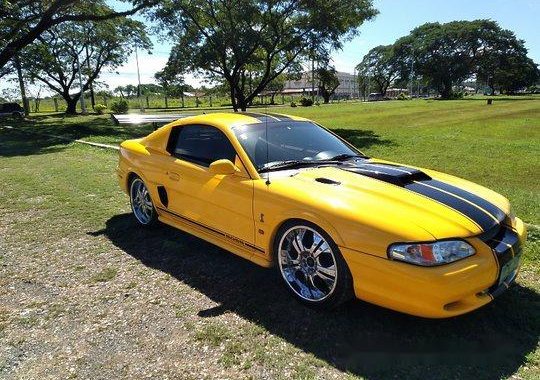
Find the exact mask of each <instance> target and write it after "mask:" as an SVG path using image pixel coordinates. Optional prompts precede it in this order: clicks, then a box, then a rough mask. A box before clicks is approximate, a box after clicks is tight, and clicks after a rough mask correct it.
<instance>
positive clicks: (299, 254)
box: [273, 220, 353, 309]
mask: <svg viewBox="0 0 540 380" xmlns="http://www.w3.org/2000/svg"><path fill="white" fill-rule="evenodd" d="M273 253H274V260H275V261H276V266H277V268H278V269H279V272H280V274H281V278H282V280H283V282H284V283H285V286H286V288H287V289H288V290H289V291H290V292H291V293H292V294H293V296H294V297H295V298H296V299H297V300H298V301H300V302H301V303H303V304H304V305H308V306H310V307H312V308H315V309H333V308H335V307H337V306H339V305H340V304H342V303H344V302H346V301H348V300H349V299H351V298H352V296H353V285H352V284H353V283H352V276H351V273H350V271H349V267H348V266H347V263H346V262H345V260H344V259H343V256H342V255H341V252H340V250H339V247H338V246H337V244H336V243H335V242H334V240H332V238H331V237H330V235H328V234H327V233H326V232H325V231H323V230H322V229H321V228H320V227H318V226H317V225H315V224H313V223H310V222H307V221H304V220H292V221H289V222H286V223H285V224H283V225H282V226H281V227H280V228H279V230H278V232H277V233H276V238H275V240H274V247H273Z"/></svg>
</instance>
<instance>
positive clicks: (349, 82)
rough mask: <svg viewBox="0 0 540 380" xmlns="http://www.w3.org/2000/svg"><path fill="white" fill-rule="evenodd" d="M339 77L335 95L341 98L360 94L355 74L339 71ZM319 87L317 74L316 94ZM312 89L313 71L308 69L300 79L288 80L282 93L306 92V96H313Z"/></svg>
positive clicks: (296, 93) (295, 93)
mask: <svg viewBox="0 0 540 380" xmlns="http://www.w3.org/2000/svg"><path fill="white" fill-rule="evenodd" d="M337 77H338V80H339V86H338V88H337V89H336V92H335V94H334V96H337V97H340V98H348V97H354V96H358V85H357V84H356V77H355V76H354V75H352V74H349V73H344V72H341V71H338V72H337ZM317 87H318V80H317V75H315V85H314V89H315V94H317ZM311 90H312V83H311V71H307V72H305V73H303V74H302V77H301V78H300V79H299V80H288V81H286V82H285V87H284V88H283V91H282V93H283V94H284V95H298V94H304V95H306V96H308V95H309V96H311Z"/></svg>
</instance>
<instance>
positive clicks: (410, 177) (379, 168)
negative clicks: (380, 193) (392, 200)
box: [340, 162, 431, 186]
mask: <svg viewBox="0 0 540 380" xmlns="http://www.w3.org/2000/svg"><path fill="white" fill-rule="evenodd" d="M340 168H341V169H342V170H346V171H348V172H353V173H357V174H361V175H365V176H366V177H371V178H375V179H378V180H381V181H384V182H388V183H391V184H393V185H397V186H406V185H408V184H411V183H413V182H414V181H429V180H430V179H431V177H430V176H428V175H427V174H426V173H424V172H422V171H420V170H417V169H413V168H409V167H405V166H397V165H389V164H379V163H369V162H368V163H362V164H352V165H350V166H348V165H347V166H346V165H343V166H341V167H340Z"/></svg>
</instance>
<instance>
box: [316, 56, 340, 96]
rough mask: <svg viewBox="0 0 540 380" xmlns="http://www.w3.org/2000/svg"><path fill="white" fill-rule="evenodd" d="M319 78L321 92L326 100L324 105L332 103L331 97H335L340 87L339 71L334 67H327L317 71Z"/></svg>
mask: <svg viewBox="0 0 540 380" xmlns="http://www.w3.org/2000/svg"><path fill="white" fill-rule="evenodd" d="M316 73H317V78H318V79H319V91H320V93H321V95H322V97H323V99H324V103H325V104H328V103H329V102H330V97H331V96H332V95H334V93H335V92H336V89H337V88H338V87H339V79H338V77H337V71H336V69H335V68H334V67H332V66H328V65H325V66H323V67H320V68H318V69H317V72H316Z"/></svg>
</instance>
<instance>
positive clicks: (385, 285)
mask: <svg viewBox="0 0 540 380" xmlns="http://www.w3.org/2000/svg"><path fill="white" fill-rule="evenodd" d="M502 228H504V229H505V230H504V231H503V230H502V229H501V231H499V232H497V233H495V234H493V235H492V236H489V237H488V238H480V237H476V238H471V239H468V241H469V243H470V244H472V245H473V246H474V247H475V249H476V254H475V255H474V256H471V257H469V258H467V259H464V260H460V261H457V262H455V263H452V264H448V265H441V266H438V267H420V266H414V265H411V264H407V263H402V262H398V261H391V260H388V259H384V258H381V257H378V256H372V255H369V254H363V253H361V252H358V251H354V250H350V249H347V248H345V247H340V249H341V252H342V254H343V257H344V258H345V261H346V262H347V264H348V266H349V269H350V271H351V274H352V276H353V283H354V291H355V295H356V297H357V298H359V299H362V300H365V301H367V302H371V303H374V304H377V305H380V306H383V307H387V308H389V309H393V310H397V311H401V312H404V313H407V314H412V315H417V316H422V317H428V318H447V317H452V316H456V315H460V314H465V313H467V312H470V311H472V310H475V309H477V308H479V307H481V306H483V305H485V304H487V303H489V302H491V301H492V300H493V298H494V297H496V296H498V295H499V294H501V293H502V292H504V290H506V289H507V288H508V287H509V286H510V284H511V283H512V282H513V281H514V280H515V278H516V276H517V273H518V271H519V266H520V259H521V256H520V252H521V247H522V246H523V244H524V242H525V238H526V230H525V226H524V224H523V222H522V221H521V220H520V219H518V218H516V221H515V224H514V226H513V227H512V228H505V227H502ZM506 230H508V231H506ZM505 239H509V240H508V241H507V240H505ZM514 257H516V259H515V260H514V264H516V265H515V266H513V267H512V269H513V270H512V271H510V272H509V273H505V276H504V278H502V279H501V278H500V276H501V271H502V268H503V267H504V265H505V264H506V263H508V262H509V261H510V260H512V259H513V258H514Z"/></svg>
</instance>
